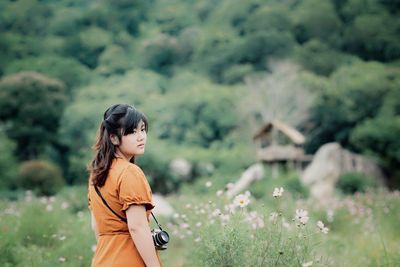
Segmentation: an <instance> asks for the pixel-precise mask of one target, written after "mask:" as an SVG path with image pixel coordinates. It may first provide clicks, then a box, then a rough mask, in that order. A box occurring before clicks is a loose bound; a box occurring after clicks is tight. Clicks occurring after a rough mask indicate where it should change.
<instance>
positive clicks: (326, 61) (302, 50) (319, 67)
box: [295, 39, 359, 76]
mask: <svg viewBox="0 0 400 267" xmlns="http://www.w3.org/2000/svg"><path fill="white" fill-rule="evenodd" d="M295 57H296V59H297V61H298V62H299V63H300V64H301V65H303V67H304V68H306V69H308V70H310V71H312V72H314V73H316V74H319V75H324V76H329V75H330V74H331V73H332V72H333V71H334V70H335V69H336V68H338V67H339V66H340V65H344V64H351V63H352V62H354V61H359V59H357V57H354V56H351V55H350V54H348V55H346V54H344V53H341V52H339V51H337V50H334V49H332V48H330V47H329V46H328V45H326V44H325V43H323V42H321V41H320V40H318V39H312V40H310V41H308V42H307V43H305V44H303V45H302V46H301V47H299V48H298V49H297V51H296V56H295Z"/></svg>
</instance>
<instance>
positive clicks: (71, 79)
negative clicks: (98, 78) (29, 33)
mask: <svg viewBox="0 0 400 267" xmlns="http://www.w3.org/2000/svg"><path fill="white" fill-rule="evenodd" d="M21 71H36V72H40V73H43V74H46V75H48V76H50V77H52V78H56V79H60V80H61V81H63V82H64V83H65V84H66V85H67V88H73V87H77V86H80V85H82V84H85V83H87V82H88V80H89V77H90V76H91V73H90V71H89V69H88V68H87V67H86V66H85V65H82V64H81V63H80V62H79V61H77V60H75V59H74V58H70V57H68V58H66V57H60V56H55V55H45V56H41V57H25V58H24V59H21V60H15V61H12V62H11V63H9V64H8V65H7V67H6V68H5V73H6V74H11V73H16V72H21Z"/></svg>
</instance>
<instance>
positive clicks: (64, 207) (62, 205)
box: [61, 202, 69, 210]
mask: <svg viewBox="0 0 400 267" xmlns="http://www.w3.org/2000/svg"><path fill="white" fill-rule="evenodd" d="M68 207H69V204H68V202H63V203H61V209H63V210H65V209H68Z"/></svg>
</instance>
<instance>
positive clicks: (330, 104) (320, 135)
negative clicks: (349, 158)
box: [308, 63, 398, 151]
mask: <svg viewBox="0 0 400 267" xmlns="http://www.w3.org/2000/svg"><path fill="white" fill-rule="evenodd" d="M396 73H398V71H396V70H393V69H389V68H386V67H385V66H384V65H382V64H379V63H357V64H353V65H351V66H343V67H341V68H339V69H338V70H337V71H335V72H334V73H333V74H332V76H331V79H330V85H329V86H328V88H327V89H326V91H324V92H322V94H321V95H320V97H319V98H318V101H317V103H316V105H315V106H314V108H313V110H312V119H311V121H312V122H313V124H314V130H313V131H312V132H311V136H310V138H309V140H310V143H309V144H308V150H310V151H315V150H316V149H318V147H320V146H321V145H322V144H324V143H327V142H332V141H336V142H340V143H341V144H342V145H344V146H346V147H350V148H353V149H356V148H355V147H354V145H352V144H351V143H350V142H349V138H350V136H351V133H352V131H353V129H354V127H356V126H357V125H358V124H361V123H362V122H363V121H365V120H367V119H370V118H374V117H376V116H377V115H378V114H379V112H380V110H381V109H383V108H384V107H385V105H386V104H385V101H384V100H385V97H386V96H387V95H388V94H389V93H390V92H392V91H395V90H398V81H397V80H396V79H394V77H396V76H398V74H396Z"/></svg>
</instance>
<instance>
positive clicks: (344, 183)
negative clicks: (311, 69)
mask: <svg viewBox="0 0 400 267" xmlns="http://www.w3.org/2000/svg"><path fill="white" fill-rule="evenodd" d="M373 186H376V182H375V180H374V178H373V177H370V176H366V175H364V174H362V173H357V172H349V173H345V174H343V175H342V176H340V177H339V180H338V182H337V184H336V187H337V188H338V189H339V190H340V191H341V192H343V193H344V194H353V193H355V192H365V191H367V189H368V188H372V187H373Z"/></svg>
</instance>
